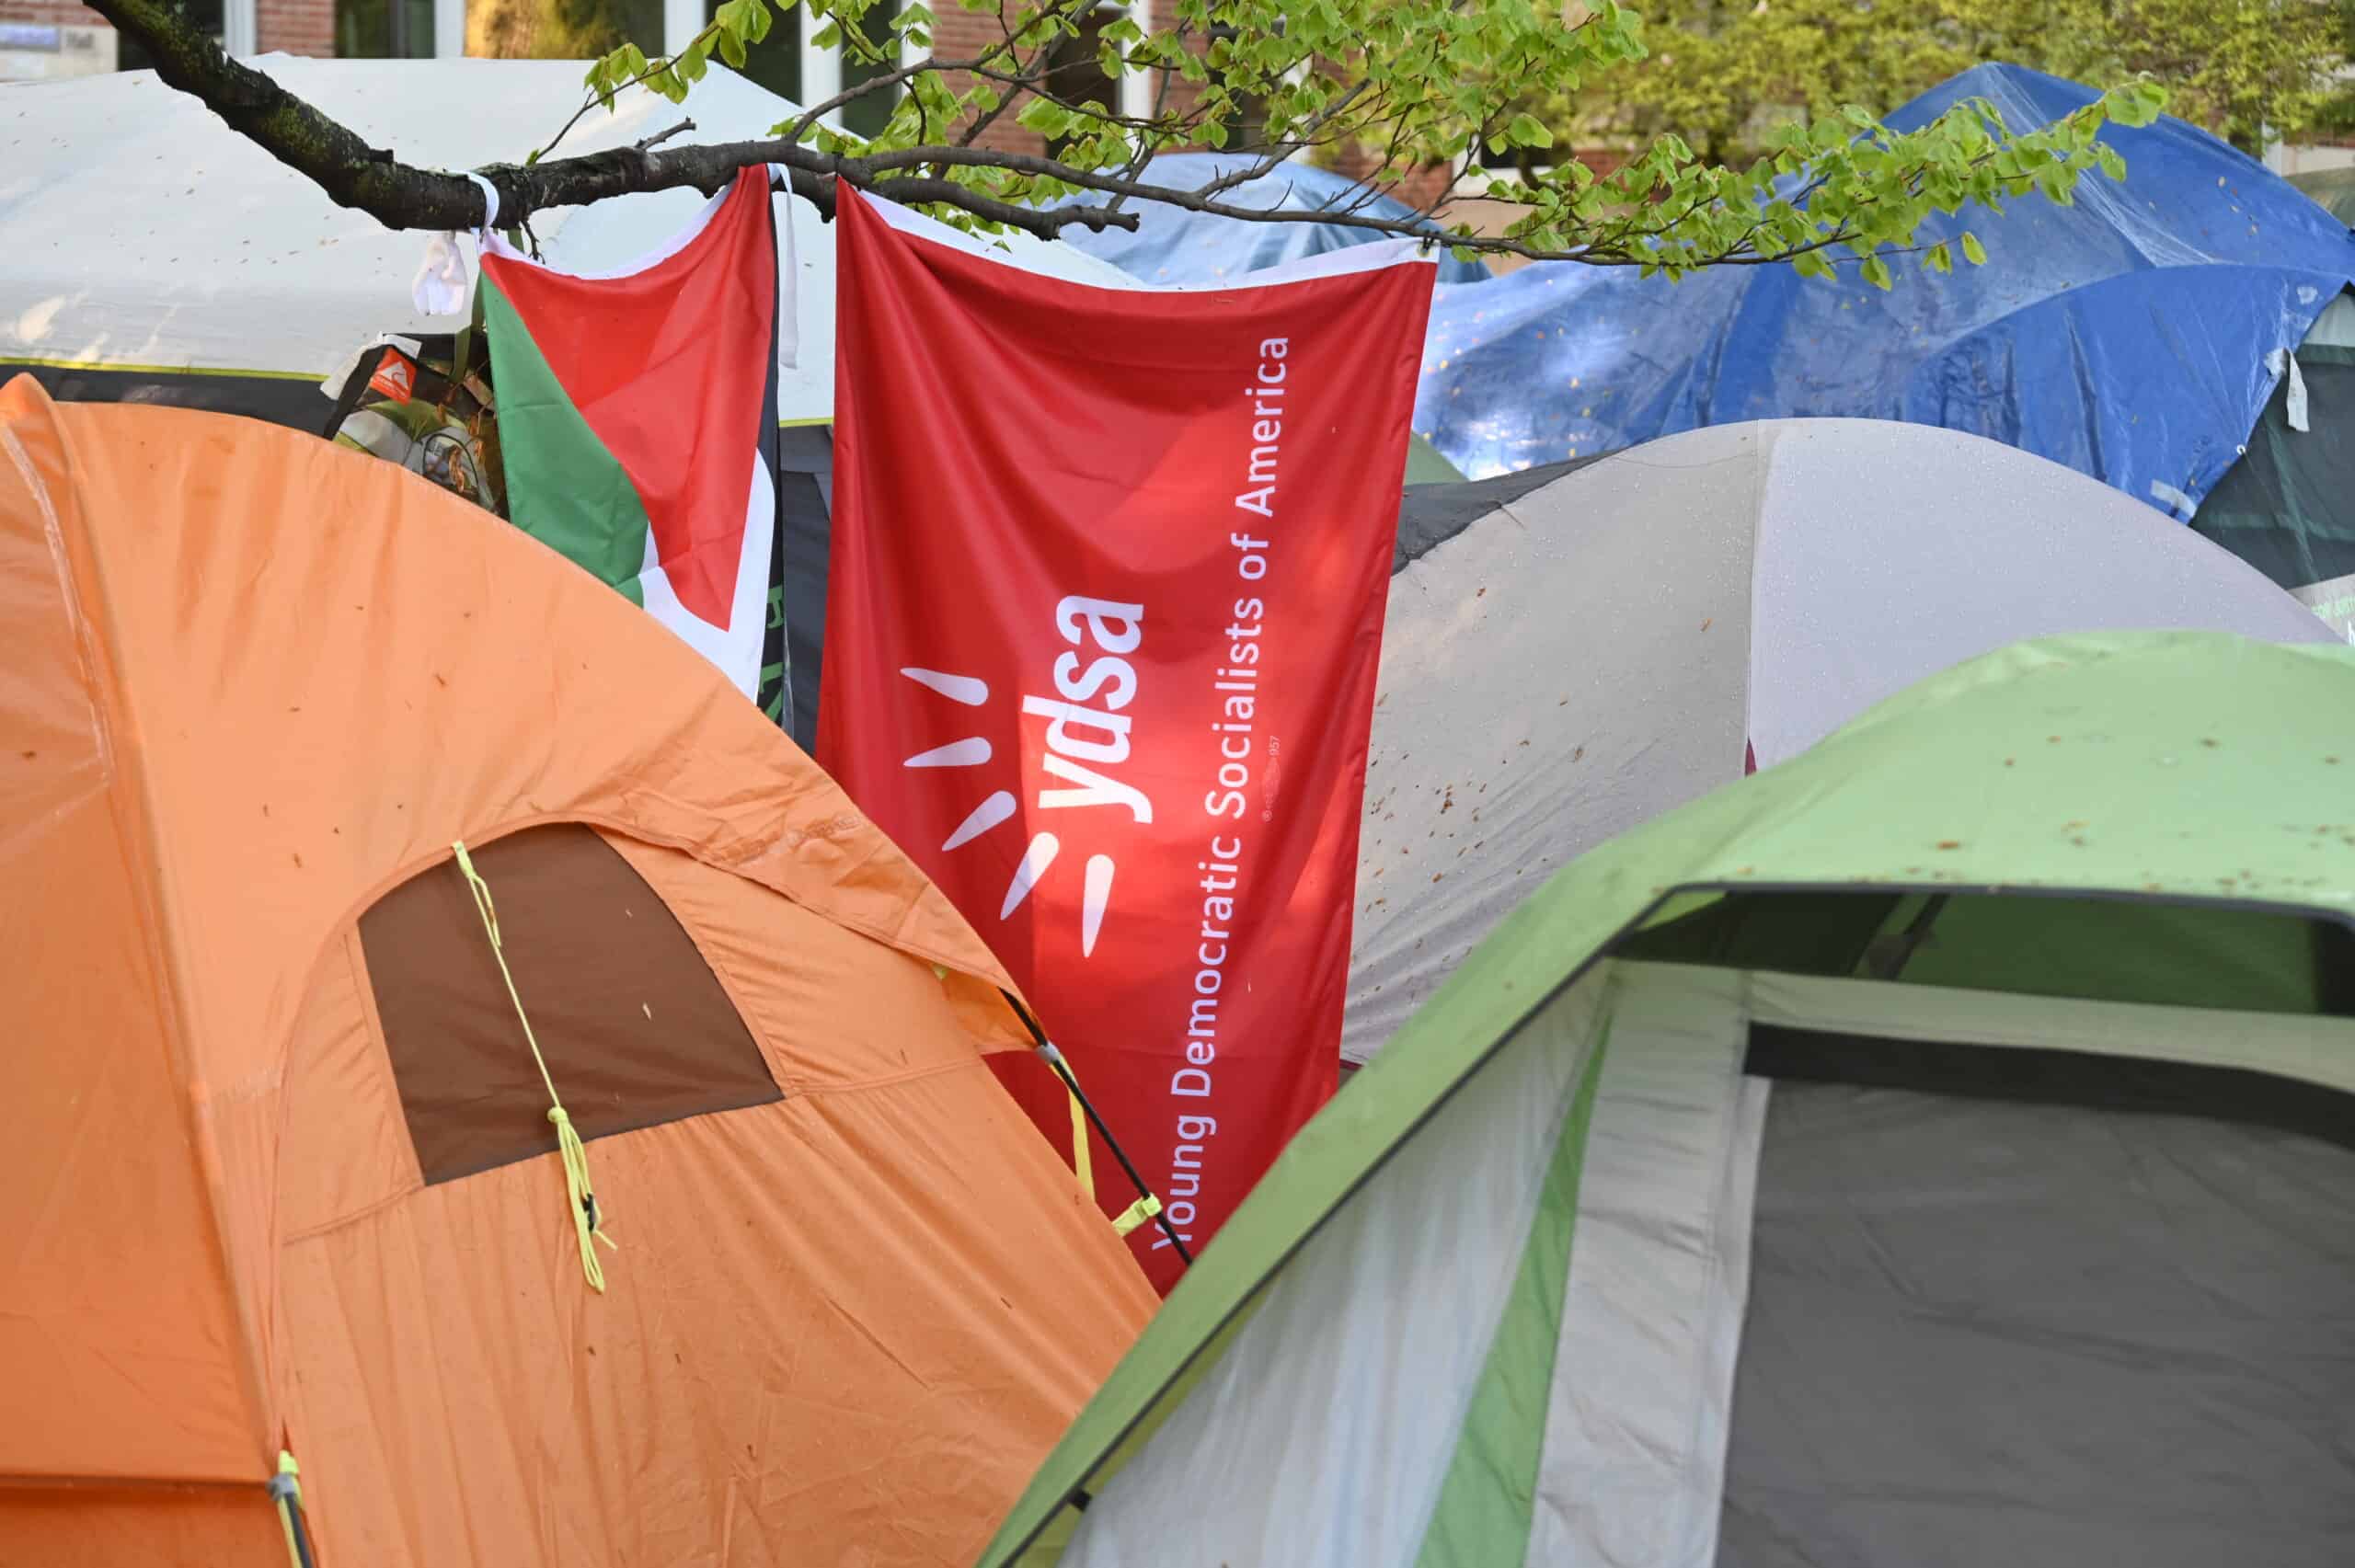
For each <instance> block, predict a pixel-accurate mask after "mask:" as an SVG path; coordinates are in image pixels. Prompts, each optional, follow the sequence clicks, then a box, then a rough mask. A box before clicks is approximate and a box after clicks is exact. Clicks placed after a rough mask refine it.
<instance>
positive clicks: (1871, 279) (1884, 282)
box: [1857, 255, 1897, 292]
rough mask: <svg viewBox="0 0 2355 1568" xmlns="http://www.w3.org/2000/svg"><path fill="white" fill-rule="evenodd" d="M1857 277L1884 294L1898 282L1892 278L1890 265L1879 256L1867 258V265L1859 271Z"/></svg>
mask: <svg viewBox="0 0 2355 1568" xmlns="http://www.w3.org/2000/svg"><path fill="white" fill-rule="evenodd" d="M1857 276H1859V277H1861V278H1862V279H1864V280H1865V281H1866V282H1867V283H1870V284H1871V285H1872V286H1873V287H1874V288H1876V289H1879V290H1881V291H1882V292H1887V291H1888V290H1889V289H1890V288H1891V287H1893V286H1894V285H1895V283H1896V281H1897V280H1896V279H1894V278H1892V277H1890V271H1889V263H1888V262H1886V261H1884V260H1882V259H1881V258H1880V257H1878V255H1875V256H1867V257H1866V258H1865V264H1864V266H1863V267H1861V268H1859V269H1857Z"/></svg>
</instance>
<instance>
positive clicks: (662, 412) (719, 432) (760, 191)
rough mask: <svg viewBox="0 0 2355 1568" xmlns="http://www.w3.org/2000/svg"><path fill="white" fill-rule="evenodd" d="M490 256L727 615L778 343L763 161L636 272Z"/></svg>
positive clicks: (679, 558) (677, 550) (657, 544)
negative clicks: (556, 267)
mask: <svg viewBox="0 0 2355 1568" xmlns="http://www.w3.org/2000/svg"><path fill="white" fill-rule="evenodd" d="M483 265H484V266H485V268H486V269H488V270H489V271H490V272H491V273H492V275H493V276H494V277H495V278H496V280H498V284H499V287H500V291H501V292H504V293H505V294H506V296H507V299H508V302H509V303H511V305H512V306H513V307H514V309H515V314H516V315H519V316H521V317H522V318H523V325H524V326H526V327H527V328H528V329H529V330H530V332H531V335H532V342H533V346H534V348H536V349H538V350H539V352H540V354H541V356H542V358H544V359H545V360H546V361H547V366H548V369H549V370H550V371H551V372H553V373H554V374H555V376H556V378H557V383H559V384H560V385H562V386H563V388H564V390H565V392H566V393H567V395H569V397H570V398H571V400H572V404H573V406H574V407H576V408H578V409H579V410H580V417H581V418H583V419H584V420H586V421H587V422H588V425H589V429H591V431H592V432H593V433H594V434H595V436H596V437H597V439H598V440H599V441H601V442H603V444H604V447H605V449H606V451H608V452H611V453H612V454H613V456H614V459H615V461H616V462H617V463H619V464H621V466H622V471H623V472H624V473H626V474H627V475H629V479H630V483H631V485H632V486H634V487H635V488H636V489H637V491H638V499H639V501H640V503H641V504H643V505H644V507H645V508H646V516H647V521H648V524H649V527H650V528H651V529H652V530H653V533H654V550H655V555H656V557H657V558H658V559H659V560H660V561H661V564H662V569H663V575H664V576H665V577H666V578H668V579H669V581H670V584H671V591H672V593H674V594H676V595H677V596H678V600H679V602H680V604H681V605H682V606H684V608H685V609H686V610H687V611H688V612H690V613H692V614H694V615H695V616H696V617H698V618H699V619H701V620H704V621H707V622H708V623H710V624H712V625H715V626H721V627H725V626H727V625H728V624H729V615H730V612H731V609H732V606H733V603H734V600H735V595H736V575H737V568H738V566H739V564H740V562H741V555H742V553H743V547H744V529H745V510H746V508H747V506H748V504H749V497H748V494H747V486H749V485H751V483H752V475H753V464H754V461H755V456H756V454H757V453H758V452H759V451H760V442H761V439H762V437H763V436H764V434H765V433H766V432H765V431H764V429H763V428H762V427H763V424H764V421H768V420H773V419H774V418H775V413H774V412H773V411H772V410H771V409H770V408H769V407H768V406H767V392H768V381H769V361H770V359H771V357H772V354H773V349H774V344H775V326H776V308H777V278H776V229H775V218H774V216H773V214H772V212H771V209H770V206H769V177H768V170H767V168H766V167H765V166H762V167H759V168H752V169H745V170H743V171H741V173H739V174H738V175H737V177H736V183H735V185H734V187H733V188H732V189H729V193H728V195H727V197H726V198H725V199H724V200H721V201H720V202H719V203H718V206H717V207H716V208H715V209H712V210H710V211H709V214H708V220H707V222H706V223H704V224H703V226H702V227H701V228H700V229H699V230H697V231H696V232H695V234H694V235H691V236H690V237H688V238H687V239H686V240H685V242H684V244H681V245H679V246H677V247H676V248H675V249H673V250H672V251H671V252H670V253H669V254H668V255H665V256H663V257H662V258H661V259H659V260H657V261H655V262H654V263H653V264H651V265H650V266H649V267H647V268H645V269H642V270H640V271H638V272H634V273H630V274H628V275H627V276H625V277H614V278H578V277H574V276H572V275H570V274H569V273H564V272H556V271H551V270H549V269H546V268H543V267H535V266H533V265H531V264H530V263H528V262H523V261H519V260H517V259H515V258H511V257H504V256H497V255H492V256H487V257H485V258H484V261H483Z"/></svg>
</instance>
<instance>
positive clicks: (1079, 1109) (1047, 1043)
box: [1038, 1040, 1096, 1203]
mask: <svg viewBox="0 0 2355 1568" xmlns="http://www.w3.org/2000/svg"><path fill="white" fill-rule="evenodd" d="M1038 1048H1039V1055H1040V1058H1041V1059H1043V1060H1044V1061H1045V1062H1046V1064H1047V1066H1048V1067H1050V1068H1051V1069H1052V1070H1054V1073H1055V1076H1056V1077H1057V1078H1059V1079H1061V1080H1062V1081H1063V1094H1064V1095H1065V1097H1066V1098H1068V1099H1069V1100H1070V1101H1071V1169H1072V1174H1074V1175H1075V1176H1077V1177H1078V1178H1079V1190H1080V1191H1081V1192H1083V1193H1086V1195H1087V1201H1088V1202H1090V1203H1094V1202H1095V1201H1096V1172H1095V1171H1094V1169H1093V1168H1092V1165H1091V1162H1092V1160H1093V1158H1094V1157H1093V1156H1092V1155H1091V1154H1090V1153H1089V1152H1088V1149H1087V1108H1086V1106H1085V1105H1082V1104H1080V1103H1079V1072H1078V1070H1076V1069H1075V1068H1074V1067H1073V1066H1072V1064H1071V1059H1070V1058H1069V1057H1067V1056H1065V1055H1063V1052H1062V1051H1061V1050H1059V1049H1057V1048H1056V1047H1055V1044H1054V1042H1053V1041H1051V1040H1040V1042H1039V1047H1038Z"/></svg>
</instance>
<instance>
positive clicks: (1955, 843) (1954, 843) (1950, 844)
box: [1938, 839, 1962, 850]
mask: <svg viewBox="0 0 2355 1568" xmlns="http://www.w3.org/2000/svg"><path fill="white" fill-rule="evenodd" d="M1938 848H1940V849H1942V850H1959V849H1960V848H1962V841H1961V840H1960V839H1940V840H1939V841H1938Z"/></svg>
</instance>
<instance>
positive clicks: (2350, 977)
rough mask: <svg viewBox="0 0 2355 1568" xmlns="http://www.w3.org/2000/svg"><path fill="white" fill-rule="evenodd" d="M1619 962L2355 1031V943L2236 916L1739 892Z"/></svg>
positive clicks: (2063, 903)
mask: <svg viewBox="0 0 2355 1568" xmlns="http://www.w3.org/2000/svg"><path fill="white" fill-rule="evenodd" d="M1614 951H1615V952H1616V953H1617V955H1618V956H1621V957H1623V958H1636V959H1651V960H1655V961H1660V962H1667V963H1690V964H1717V965H1722V966H1725V967H1729V968H1737V969H1756V970H1764V971H1768V972H1771V973H1777V974H1791V975H1814V976H1826V977H1845V978H1855V979H1881V980H1900V979H1901V980H1903V981H1904V982H1905V983H1907V984H1910V985H1928V986H1954V987H1962V988H1968V989H1973V990H2010V991H2016V992H2018V993H2020V994H2022V995H2027V996H2048V997H2076V998H2082V999H2085V1000H2087V1001H2123V1002H2142V1003H2147V1004H2152V1005H2157V1006H2173V1007H2198V1008H2210V1009H2225V1010H2230V1011H2234V1012H2244V1013H2320V1014H2323V1015H2326V1016H2329V1017H2338V1018H2350V1017H2355V929H2349V927H2348V926H2346V925H2342V924H2340V923H2338V922H2337V921H2328V920H2315V919H2313V918H2311V917H2308V916H2305V915H2298V914H2285V913H2280V912H2278V911H2274V910H2265V909H2257V908H2247V907H2237V906H2231V905H2215V904H2202V905H2188V904H2171V903H2165V902H2161V901H2157V900H2143V899H2128V898H2082V897H2059V896H2055V897H2032V896H2027V895H2016V894H1995V893H1985V892H1970V891H1962V890H1958V891H1954V892H1922V893H1897V892H1890V893H1825V892H1784V891H1762V892H1756V893H1749V892H1733V893H1729V894H1727V895H1726V896H1725V897H1723V898H1717V899H1716V900H1714V901H1713V902H1710V903H1708V904H1707V905H1706V906H1705V907H1703V908H1701V909H1698V910H1694V911H1693V912H1691V913H1689V914H1686V915H1683V916H1682V917H1680V918H1678V919H1674V920H1670V921H1664V922H1662V923H1660V924H1657V925H1654V926H1651V927H1650V928H1648V929H1646V930H1641V931H1638V932H1637V933H1634V934H1633V935H1631V936H1628V937H1626V938H1625V939H1623V940H1622V941H1621V942H1620V943H1618V944H1616V946H1615V947H1614Z"/></svg>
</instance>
